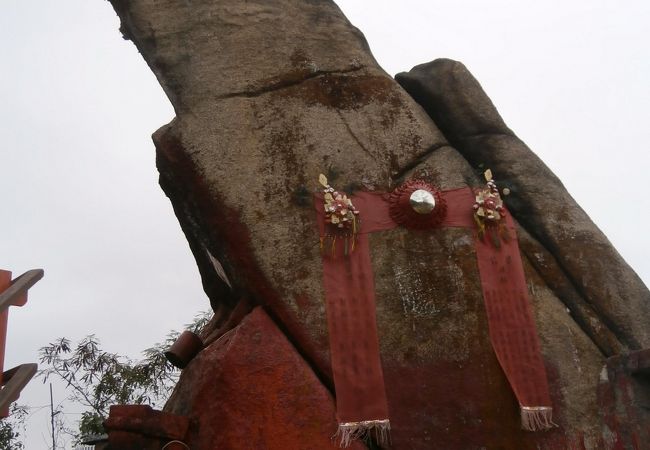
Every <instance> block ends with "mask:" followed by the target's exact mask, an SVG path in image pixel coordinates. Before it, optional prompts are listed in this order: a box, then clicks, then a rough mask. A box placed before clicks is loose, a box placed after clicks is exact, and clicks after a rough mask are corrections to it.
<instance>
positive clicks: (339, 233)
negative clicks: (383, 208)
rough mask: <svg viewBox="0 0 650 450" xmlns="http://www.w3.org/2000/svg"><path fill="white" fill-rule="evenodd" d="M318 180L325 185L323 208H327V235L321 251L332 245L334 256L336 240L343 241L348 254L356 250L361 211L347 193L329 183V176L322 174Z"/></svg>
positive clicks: (321, 241) (321, 240)
mask: <svg viewBox="0 0 650 450" xmlns="http://www.w3.org/2000/svg"><path fill="white" fill-rule="evenodd" d="M318 181H319V182H320V184H321V185H322V186H323V208H324V209H325V236H323V237H321V238H320V246H321V251H323V250H324V248H325V247H326V246H327V247H330V250H331V252H332V256H334V254H335V251H336V241H337V239H338V240H341V241H342V242H343V253H344V254H345V255H346V256H347V255H348V254H349V253H350V252H352V251H354V244H355V241H356V237H357V232H358V231H359V217H358V216H359V211H358V210H357V209H356V208H355V207H354V205H353V204H352V200H350V199H349V198H348V197H347V195H345V193H341V192H338V191H336V190H334V188H333V187H331V186H330V185H329V184H328V183H327V177H325V175H323V174H320V175H319V176H318Z"/></svg>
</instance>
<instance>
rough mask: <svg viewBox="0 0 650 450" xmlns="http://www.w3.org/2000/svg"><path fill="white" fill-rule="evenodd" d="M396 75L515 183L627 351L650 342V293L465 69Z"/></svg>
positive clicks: (521, 215)
mask: <svg viewBox="0 0 650 450" xmlns="http://www.w3.org/2000/svg"><path fill="white" fill-rule="evenodd" d="M396 79H397V81H399V83H400V84H401V85H402V86H403V87H404V88H405V89H406V90H407V91H408V92H409V93H410V94H411V95H412V96H413V98H414V99H415V100H416V101H417V102H418V103H419V104H420V105H422V107H424V109H425V110H426V111H427V113H428V114H429V115H430V116H431V118H432V119H433V120H434V121H435V123H436V124H437V125H438V126H439V127H440V129H441V130H442V131H443V133H444V134H445V136H446V137H447V139H449V141H450V142H451V143H452V145H454V146H455V147H456V148H457V149H458V151H459V152H460V153H461V154H462V155H463V156H464V157H465V158H466V159H467V160H468V161H469V162H470V164H472V165H473V166H474V167H478V166H479V165H483V166H484V167H490V168H491V169H492V170H493V172H494V173H497V174H498V181H499V182H500V185H502V186H503V187H508V188H510V191H511V192H512V194H511V195H509V196H507V197H506V203H507V205H508V208H509V209H510V210H511V211H512V212H513V214H514V215H515V216H516V217H517V220H519V222H520V223H521V224H522V225H523V226H524V227H526V229H527V230H528V231H529V232H530V233H531V234H532V235H533V236H535V237H536V238H537V239H538V240H539V241H540V242H541V243H542V244H543V245H544V246H545V247H546V248H548V250H549V251H550V252H551V253H552V254H553V256H554V258H555V259H556V260H557V264H558V265H559V268H560V270H562V271H564V272H565V273H566V277H567V278H568V279H569V280H570V282H571V283H572V284H573V285H574V286H575V289H576V290H577V291H578V292H579V293H580V294H581V295H582V297H583V300H582V303H583V304H587V305H589V306H590V307H591V308H593V310H594V311H595V312H596V314H597V315H598V316H599V317H600V321H602V322H603V323H604V324H606V326H607V327H608V328H609V329H610V330H612V331H613V332H614V334H616V336H617V338H618V339H619V340H620V342H621V343H622V344H623V348H625V347H627V348H628V349H639V348H646V347H650V327H649V326H648V324H650V291H648V289H647V288H646V287H645V286H644V284H643V282H642V281H641V279H640V278H639V277H638V276H637V275H636V273H634V271H633V270H632V269H630V267H629V266H628V265H627V264H626V263H625V261H624V260H623V258H621V256H620V255H619V254H618V252H617V251H616V249H614V247H613V246H612V245H611V243H610V242H609V240H607V238H606V237H605V235H604V234H603V233H602V232H601V231H600V230H599V229H598V227H596V225H594V223H593V222H592V221H591V220H590V219H589V217H588V216H587V214H586V213H585V212H584V211H583V210H582V208H580V206H578V204H577V203H576V202H575V200H574V199H573V198H572V197H571V195H569V193H568V192H567V191H566V189H565V188H564V186H563V185H562V183H561V182H560V180H559V179H558V178H557V177H556V176H555V175H554V174H553V173H552V172H551V170H550V169H549V168H548V167H547V166H546V165H545V164H544V163H543V162H542V161H541V160H540V159H539V158H538V157H537V155H535V154H534V153H533V152H532V151H531V150H530V149H529V148H528V147H527V146H526V144H524V143H523V142H522V141H521V140H520V139H519V138H517V136H515V134H514V133H513V132H512V131H511V130H510V129H509V128H508V127H507V126H506V125H505V123H504V122H503V120H502V119H501V116H500V115H499V113H498V112H497V110H496V108H495V107H494V105H493V104H492V102H491V101H490V99H489V98H488V96H487V95H486V94H485V92H484V91H483V89H482V88H481V86H480V85H479V83H478V81H476V79H475V78H474V77H473V76H472V75H471V74H470V73H469V72H468V71H467V69H466V68H465V66H463V65H462V64H461V63H459V62H456V61H451V60H448V59H439V60H436V61H433V62H430V63H427V64H422V65H419V66H416V67H414V68H413V69H412V70H411V71H410V72H407V73H400V74H398V75H397V76H396ZM584 164H585V165H588V164H589V162H588V161H585V162H584Z"/></svg>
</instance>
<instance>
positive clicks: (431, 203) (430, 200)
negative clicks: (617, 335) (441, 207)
mask: <svg viewBox="0 0 650 450" xmlns="http://www.w3.org/2000/svg"><path fill="white" fill-rule="evenodd" d="M409 203H410V205H411V208H413V211H415V212H416V213H418V214H429V213H431V211H433V209H434V208H435V207H436V198H435V197H434V196H433V194H432V193H431V192H429V191H427V190H424V189H418V190H416V191H413V193H412V194H411V196H410V197H409Z"/></svg>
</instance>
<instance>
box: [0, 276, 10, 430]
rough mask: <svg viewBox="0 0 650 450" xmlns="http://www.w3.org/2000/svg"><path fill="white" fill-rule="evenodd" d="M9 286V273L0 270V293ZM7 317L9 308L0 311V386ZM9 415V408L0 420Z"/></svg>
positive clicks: (4, 409) (3, 363)
mask: <svg viewBox="0 0 650 450" xmlns="http://www.w3.org/2000/svg"><path fill="white" fill-rule="evenodd" d="M10 285H11V272H9V271H8V270H0V293H2V292H4V291H6V290H7V288H9V286H10ZM8 317H9V308H7V309H5V310H4V311H0V386H2V385H4V380H3V379H2V373H3V372H4V367H5V346H6V342H7V318H8ZM8 415H9V408H8V407H7V408H3V409H1V410H0V419H4V418H5V417H7V416H8Z"/></svg>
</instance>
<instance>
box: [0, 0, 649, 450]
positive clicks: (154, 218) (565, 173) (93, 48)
mask: <svg viewBox="0 0 650 450" xmlns="http://www.w3.org/2000/svg"><path fill="white" fill-rule="evenodd" d="M338 4H339V6H341V8H342V9H343V11H344V12H345V13H346V14H347V16H348V18H349V19H350V20H351V21H352V23H353V24H355V25H356V26H357V27H359V28H360V29H361V30H362V31H363V32H364V34H365V35H366V37H367V39H368V41H369V43H370V47H371V49H372V51H373V53H374V55H375V57H376V59H377V60H378V61H379V63H380V64H381V65H382V66H383V67H384V69H385V70H386V71H387V72H388V73H390V74H395V73H397V72H400V71H403V70H408V69H410V68H411V67H412V66H414V65H416V64H419V63H423V62H426V61H430V60H432V59H435V58H439V57H448V58H453V59H456V60H460V61H462V62H463V63H465V65H466V66H467V67H468V68H469V69H470V70H471V71H472V72H473V74H474V76H475V77H476V78H477V79H478V80H479V81H480V82H481V84H482V85H483V87H484V89H485V90H486V92H487V93H488V95H489V96H490V97H491V98H492V100H493V102H494V103H495V105H496V106H497V108H498V109H499V111H500V112H501V114H502V115H503V117H504V119H505V120H506V122H507V123H508V125H509V126H510V127H511V128H512V129H513V130H514V131H515V132H516V133H517V134H518V135H519V136H520V137H521V138H522V139H523V140H524V141H525V142H527V143H528V145H529V146H530V147H531V148H532V149H533V150H534V151H535V152H537V154H538V155H539V156H540V157H541V158H542V159H543V160H544V161H545V162H546V163H547V164H548V165H549V166H550V167H551V169H552V170H553V171H554V172H555V173H556V174H557V175H558V176H559V177H560V179H561V180H562V181H563V182H564V184H565V186H566V187H567V188H568V190H569V191H570V192H571V193H572V194H573V196H574V197H575V198H576V199H577V201H578V202H579V203H580V204H581V205H582V206H583V208H584V209H585V210H586V211H587V212H588V213H589V215H590V216H591V217H592V219H593V220H594V221H595V222H596V224H597V225H598V226H599V227H600V228H601V229H602V230H603V231H604V232H605V233H606V234H607V236H608V237H609V238H610V240H611V241H612V242H613V243H614V245H615V246H616V247H617V248H618V250H619V251H620V252H621V254H622V255H623V256H624V258H625V259H626V260H627V261H628V262H629V263H630V265H631V266H632V267H633V268H634V269H635V270H636V271H637V273H638V274H639V275H640V276H641V277H642V278H643V279H644V280H645V282H646V284H648V283H649V282H650V258H648V256H647V255H648V253H649V252H650V235H649V232H648V231H647V228H648V226H647V224H648V222H650V201H649V200H648V193H647V190H648V185H649V183H648V176H647V169H648V166H649V163H650V156H648V153H649V149H648V142H650V127H649V126H648V120H649V119H650V114H649V113H648V111H649V110H650V83H649V82H648V80H650V51H649V50H650V49H649V47H650V27H648V23H650V2H648V1H647V0H643V1H642V0H639V1H621V2H616V3H615V2H611V1H607V2H606V1H598V0H589V1H587V0H580V1H578V0H574V1H572V2H567V1H558V0H554V1H548V0H547V1H545V2H539V1H532V0H526V1H521V0H520V1H505V0H497V1H491V2H484V1H480V0H472V1H470V0H461V1H458V0H456V1H453V2H449V1H446V2H435V1H430V0H429V1H421V2H418V1H404V0H402V1H399V2H397V1H392V2H391V1H377V0H374V1H372V2H370V1H362V0H349V1H340V2H338ZM118 28H119V21H118V18H117V17H116V15H115V13H114V12H113V10H112V8H111V7H110V4H109V3H108V2H105V1H100V0H92V1H91V0H74V1H73V0H62V1H56V2H54V1H46V0H41V1H36V0H4V1H3V2H2V3H1V7H0V69H1V70H0V143H1V145H2V149H1V150H0V151H1V155H2V158H1V159H0V169H1V175H2V176H0V196H1V198H2V205H3V211H4V213H3V217H4V220H3V226H2V228H1V232H0V268H3V269H7V270H12V271H13V272H14V274H15V275H19V274H20V273H22V272H24V271H26V270H28V269H31V268H37V267H41V268H44V269H45V278H44V279H43V280H42V281H41V282H39V283H38V284H37V285H36V286H35V287H34V288H33V289H32V290H31V291H30V300H29V302H28V304H27V306H26V307H24V308H22V309H18V308H13V309H12V310H11V313H10V325H9V335H8V345H7V358H6V363H5V367H12V366H13V365H16V364H20V363H25V362H35V361H36V360H37V349H38V348H39V347H41V346H43V345H46V344H47V343H48V342H50V341H51V340H53V339H55V338H56V337H60V336H67V337H70V338H72V339H79V338H81V337H83V336H84V335H86V334H89V333H95V334H96V335H97V336H98V337H99V338H100V339H101V340H102V342H103V345H104V347H105V349H107V350H109V351H114V352H118V353H122V354H127V355H129V356H131V357H137V356H138V354H139V352H140V351H141V350H142V349H144V348H146V347H148V346H150V345H151V344H153V343H154V342H156V341H158V340H161V339H162V338H163V337H164V335H165V334H166V333H167V332H168V331H169V330H170V329H180V328H181V327H182V325H183V324H184V323H187V322H189V321H190V320H191V319H192V317H193V316H194V315H195V314H196V313H197V312H198V311H200V310H205V309H207V308H208V301H207V298H206V297H205V295H204V293H203V292H202V290H201V286H200V280H199V276H198V272H197V270H196V266H195V263H194V260H193V258H192V257H191V254H190V251H189V249H188V246H187V244H186V242H185V239H184V237H183V235H182V233H181V230H180V227H179V225H178V223H177V221H176V218H175V217H174V215H173V212H172V208H171V205H170V203H169V201H168V200H167V198H166V197H165V196H164V194H163V192H162V190H161V189H160V188H159V187H158V184H157V172H156V169H155V163H154V157H155V154H154V146H153V144H152V142H151V138H150V135H151V133H152V132H153V131H155V130H156V129H157V128H158V127H160V126H161V125H163V124H165V123H167V122H168V121H170V120H171V119H172V117H173V110H172V108H171V105H170V104H169V102H168V100H167V98H166V97H165V95H164V93H163V91H162V89H161V88H160V86H159V85H158V83H157V82H156V79H155V77H154V76H153V74H152V73H151V72H150V71H149V69H148V67H147V66H146V64H145V63H144V61H143V60H142V58H141V57H140V55H139V54H138V52H137V51H136V49H135V47H134V45H133V44H132V43H130V42H128V41H124V40H123V39H122V38H121V35H120V33H119V31H118ZM495 175H496V176H497V177H498V174H495ZM64 395H65V393H64V392H63V391H62V389H61V388H60V387H58V388H57V389H56V390H55V396H57V397H58V398H59V399H60V398H62V397H63V396H64ZM48 396H49V394H48V392H47V389H46V386H43V385H42V384H40V383H39V382H38V381H36V382H33V383H31V384H30V385H29V386H28V388H27V389H26V390H25V391H24V393H23V396H22V397H21V400H20V402H22V403H26V404H28V405H30V406H31V407H33V409H32V412H33V414H32V416H31V417H30V419H29V422H28V425H29V428H28V432H29V440H28V446H27V448H28V449H30V450H38V449H46V448H48V447H47V444H46V439H45V438H44V436H45V435H46V434H47V423H48V421H49V415H48V414H47V408H44V409H40V410H39V409H38V407H41V406H44V405H46V404H48V403H49V398H48ZM78 412H80V410H79V409H78V408H75V406H74V405H68V406H66V413H67V414H69V417H70V418H71V419H73V420H74V418H75V417H77V416H75V413H78Z"/></svg>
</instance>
